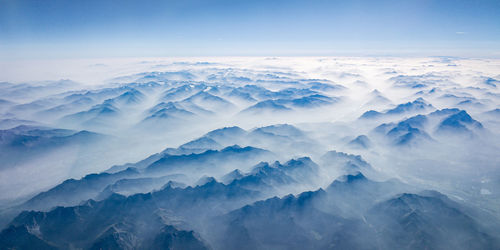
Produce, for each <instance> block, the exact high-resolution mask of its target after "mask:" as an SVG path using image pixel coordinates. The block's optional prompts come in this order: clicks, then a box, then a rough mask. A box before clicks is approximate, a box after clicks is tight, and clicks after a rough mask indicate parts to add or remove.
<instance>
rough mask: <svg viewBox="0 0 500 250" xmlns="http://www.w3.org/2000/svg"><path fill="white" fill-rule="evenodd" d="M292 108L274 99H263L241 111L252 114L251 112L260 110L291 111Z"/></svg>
mask: <svg viewBox="0 0 500 250" xmlns="http://www.w3.org/2000/svg"><path fill="white" fill-rule="evenodd" d="M290 110H291V109H290V108H288V107H286V106H284V105H281V104H279V103H278V102H277V101H274V100H266V101H261V102H258V103H257V104H255V105H253V106H250V107H248V108H246V109H244V110H243V111H241V113H242V114H245V113H247V114H251V113H254V114H255V113H259V112H271V113H272V112H283V111H290Z"/></svg>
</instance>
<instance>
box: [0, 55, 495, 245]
mask: <svg viewBox="0 0 500 250" xmlns="http://www.w3.org/2000/svg"><path fill="white" fill-rule="evenodd" d="M20 65H24V66H26V67H23V68H22V69H23V71H22V74H20V73H21V72H20V70H21V68H20V67H18V66H20ZM34 65H36V66H37V67H33V66H34ZM5 66H6V67H4V68H3V69H2V71H1V72H0V76H1V77H3V79H0V81H4V82H0V129H1V130H0V147H1V149H0V151H2V153H0V154H1V159H0V209H1V211H0V227H1V228H2V229H3V230H4V231H2V233H1V234H0V237H1V238H2V239H4V240H5V242H10V243H8V244H11V245H6V246H8V247H16V246H18V245H16V244H18V243H15V242H14V243H12V242H13V241H12V239H13V238H15V237H21V236H22V237H27V238H29V239H30V240H29V242H32V243H33V244H35V243H36V244H40V246H44V247H57V248H76V249H82V248H83V249H87V248H99V247H101V248H105V249H108V248H110V249H111V248H112V247H109V246H110V245H109V244H114V245H116V246H119V247H117V248H118V249H137V248H141V249H148V248H151V249H154V248H155V246H156V247H157V246H158V245H155V244H160V245H161V244H163V243H162V242H163V241H162V239H163V240H164V238H165V237H168V235H170V236H171V235H174V234H175V235H177V236H176V237H180V238H175V237H174V238H175V239H174V241H175V240H177V241H176V242H177V243H175V244H179V245H178V246H179V247H180V248H186V249H187V248H190V247H192V248H193V249H200V248H214V249H235V248H240V249H241V248H245V247H246V248H249V249H295V248H297V249H300V248H301V247H302V248H303V246H304V244H307V245H309V246H311V248H313V249H324V248H327V247H330V246H338V247H339V248H341V249H344V248H345V249H374V248H375V249H387V248H392V249H395V248H437V249H447V248H448V249H449V248H451V247H453V248H458V249H472V248H475V249H488V248H497V247H499V246H500V243H499V239H498V238H497V237H498V235H497V234H496V233H495V232H498V231H497V230H499V229H500V228H498V225H500V224H499V223H498V222H499V220H500V209H499V208H500V194H499V193H498V190H500V168H499V166H500V154H499V153H498V152H500V134H499V131H500V113H499V108H500V91H499V87H500V86H499V85H500V60H493V59H468V58H442V57H435V58H402V57H395V58H392V57H377V58H371V57H321V58H318V57H301V58H299V57H280V58H264V57H262V58H261V57H241V58H238V57H230V58H224V57H211V58H126V59H123V60H118V59H92V60H90V59H88V60H61V61H55V60H54V61H50V62H40V61H17V62H14V63H13V64H11V65H10V64H9V65H5ZM27 69H30V70H31V71H33V72H29V71H30V70H27ZM61 79H64V80H61ZM429 190H432V191H429ZM23 211H24V212H23ZM28 211H30V212H28ZM75 211H76V212H75ZM412 211H413V212H412ZM114 213H116V214H114ZM110 214H114V215H113V216H108V217H107V215H110ZM96 218H105V219H103V220H101V221H98V222H96V221H95V220H96ZM68 221H72V222H71V223H67V222H68ZM73 221H77V222H73ZM148 223H149V224H148ZM146 225H149V226H146ZM405 225H412V226H411V227H405ZM178 235H183V236H182V237H181V236H178ZM359 235H365V236H366V237H365V238H364V239H359ZM455 235H460V236H462V238H461V237H457V236H455ZM450 237H451V238H450ZM398 239H399V240H398ZM2 244H3V243H2ZM5 244H7V243H5ZM412 244H413V245H412Z"/></svg>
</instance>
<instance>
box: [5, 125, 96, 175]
mask: <svg viewBox="0 0 500 250" xmlns="http://www.w3.org/2000/svg"><path fill="white" fill-rule="evenodd" d="M104 138H105V136H104V135H101V134H97V133H93V132H89V131H74V130H67V129H56V128H49V127H42V126H31V125H20V126H17V127H14V128H11V129H6V130H0V158H1V159H2V166H1V167H0V169H7V168H10V167H15V166H17V165H22V164H24V163H26V162H29V161H31V160H36V159H37V158H41V157H44V156H47V155H50V153H51V152H55V151H57V150H63V149H65V148H68V147H71V146H75V147H78V146H85V145H92V144H93V143H97V142H99V141H101V140H103V139H104Z"/></svg>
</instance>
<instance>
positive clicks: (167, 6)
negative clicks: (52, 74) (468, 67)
mask: <svg viewBox="0 0 500 250" xmlns="http://www.w3.org/2000/svg"><path fill="white" fill-rule="evenodd" d="M218 55H220V56H226V55H277V56H279V55H284V56H286V55H292V56H294V55H451V56H493V57H499V56H500V0H483V1H480V0H468V1H465V0H454V1H451V0H408V1H405V0H382V1H375V0H354V1H347V0H342V1H336V0H331V1H319V0H308V1H294V0H287V1H285V0H277V1H272V0H267V1H261V0H254V1H237V0H233V1H228V0H206V1H200V0H182V1H168V0H167V1H158V0H153V1H131V0H116V1H105V0H82V1H77V0H46V1H41V0H34V1H28V0H0V56H2V57H4V58H79V57H111V56H218Z"/></svg>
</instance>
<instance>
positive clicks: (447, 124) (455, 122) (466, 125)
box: [438, 110, 483, 133]
mask: <svg viewBox="0 0 500 250" xmlns="http://www.w3.org/2000/svg"><path fill="white" fill-rule="evenodd" d="M481 129H483V125H482V124H481V123H480V122H478V121H476V120H474V119H472V117H471V116H470V115H469V114H468V113H467V112H466V111H465V110H461V111H459V112H457V113H455V114H452V115H450V116H448V117H447V118H445V119H444V120H443V121H442V122H441V123H440V124H439V127H438V132H452V133H472V131H474V130H481Z"/></svg>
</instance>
